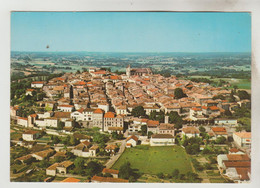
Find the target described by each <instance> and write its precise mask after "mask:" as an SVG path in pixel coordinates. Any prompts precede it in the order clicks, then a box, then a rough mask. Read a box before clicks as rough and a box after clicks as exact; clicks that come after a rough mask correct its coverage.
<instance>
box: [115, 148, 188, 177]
mask: <svg viewBox="0 0 260 188" xmlns="http://www.w3.org/2000/svg"><path fill="white" fill-rule="evenodd" d="M126 161H129V162H130V164H131V166H132V168H135V169H138V170H139V172H142V173H145V174H157V173H159V172H162V173H166V174H168V173H172V171H173V170H174V169H175V168H176V169H179V171H180V173H187V172H188V171H192V167H191V161H190V157H189V156H188V155H187V154H186V152H185V150H184V149H183V148H182V147H180V146H162V147H151V146H137V147H135V148H129V149H126V150H125V152H124V153H123V154H122V155H121V157H120V158H119V159H118V161H117V162H116V163H115V164H114V166H113V167H112V168H113V169H119V168H120V166H121V165H122V164H123V163H124V162H126Z"/></svg>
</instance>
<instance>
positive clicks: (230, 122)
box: [214, 118, 237, 127]
mask: <svg viewBox="0 0 260 188" xmlns="http://www.w3.org/2000/svg"><path fill="white" fill-rule="evenodd" d="M214 124H215V125H218V126H220V125H222V126H231V127H233V126H237V119H227V118H217V119H215V120H214Z"/></svg>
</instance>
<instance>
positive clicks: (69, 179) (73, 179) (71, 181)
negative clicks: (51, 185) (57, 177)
mask: <svg viewBox="0 0 260 188" xmlns="http://www.w3.org/2000/svg"><path fill="white" fill-rule="evenodd" d="M60 182H61V183H77V182H80V180H79V179H77V178H73V177H70V178H65V179H64V180H62V181H60Z"/></svg>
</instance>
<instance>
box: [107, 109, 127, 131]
mask: <svg viewBox="0 0 260 188" xmlns="http://www.w3.org/2000/svg"><path fill="white" fill-rule="evenodd" d="M123 128H124V116H122V115H117V116H115V113H113V112H107V113H105V115H104V131H108V132H109V133H111V132H117V133H123Z"/></svg>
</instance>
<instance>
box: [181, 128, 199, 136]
mask: <svg viewBox="0 0 260 188" xmlns="http://www.w3.org/2000/svg"><path fill="white" fill-rule="evenodd" d="M199 134H200V131H199V129H197V128H196V127H183V128H182V136H184V135H185V136H186V137H188V138H191V137H196V136H199Z"/></svg>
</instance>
